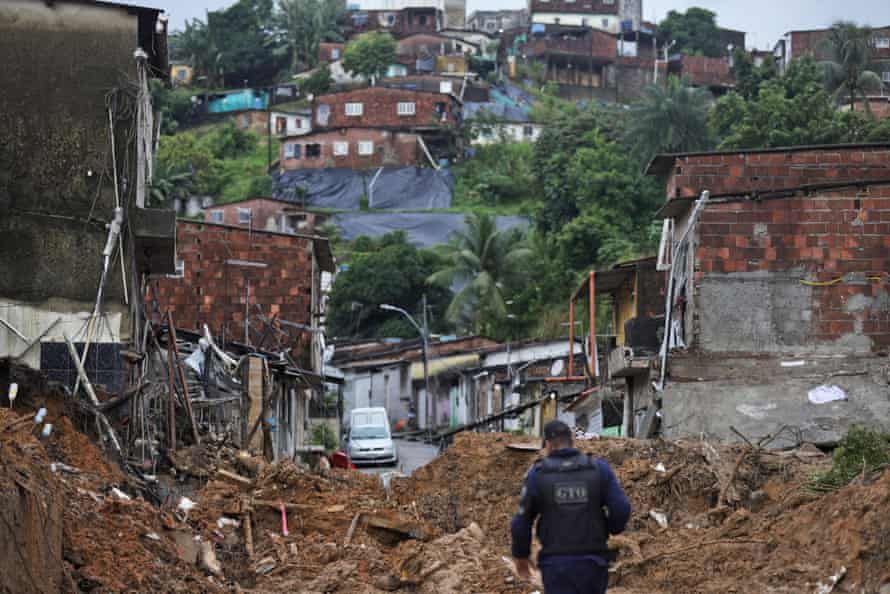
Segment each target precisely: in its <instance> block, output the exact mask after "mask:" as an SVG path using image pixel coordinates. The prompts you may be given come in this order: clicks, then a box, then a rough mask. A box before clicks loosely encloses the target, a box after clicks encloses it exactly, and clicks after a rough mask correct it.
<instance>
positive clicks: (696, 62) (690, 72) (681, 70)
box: [668, 54, 735, 93]
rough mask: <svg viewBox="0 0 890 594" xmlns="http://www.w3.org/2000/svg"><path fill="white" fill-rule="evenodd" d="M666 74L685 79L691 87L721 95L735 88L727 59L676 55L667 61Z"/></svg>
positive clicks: (733, 77)
mask: <svg viewBox="0 0 890 594" xmlns="http://www.w3.org/2000/svg"><path fill="white" fill-rule="evenodd" d="M668 74H669V75H671V74H672V75H674V76H677V77H680V78H685V79H687V80H688V81H689V82H690V83H691V84H692V85H693V86H696V87H706V88H708V89H710V90H711V91H712V92H714V93H721V92H724V91H726V90H727V89H730V88H732V87H734V86H735V76H733V74H732V70H731V68H730V65H729V60H728V59H727V58H710V57H708V56H687V55H685V54H677V55H676V56H672V57H671V59H670V60H669V61H668Z"/></svg>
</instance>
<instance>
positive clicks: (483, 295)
mask: <svg viewBox="0 0 890 594" xmlns="http://www.w3.org/2000/svg"><path fill="white" fill-rule="evenodd" d="M443 252H444V255H445V261H446V263H445V266H444V267H442V268H441V269H440V270H439V271H437V272H436V273H435V274H432V275H430V277H429V282H430V284H431V285H433V286H439V287H451V286H455V285H457V286H460V289H459V290H458V291H457V293H456V294H455V295H454V298H453V299H452V300H451V304H450V305H449V306H448V310H447V312H446V316H447V317H448V319H449V320H451V321H452V322H454V323H455V324H456V325H457V326H458V327H459V328H460V329H463V330H467V331H472V332H475V333H478V334H483V335H492V336H493V335H495V333H496V329H497V324H498V323H503V322H504V321H505V320H506V319H507V305H506V301H507V299H506V297H505V296H506V295H507V294H508V291H509V290H510V288H511V287H516V286H517V285H518V284H519V282H521V279H522V278H524V276H525V275H524V267H523V266H522V265H523V263H524V262H525V259H526V258H527V257H528V256H529V253H530V252H529V250H528V249H527V248H526V247H525V245H524V237H523V234H522V232H521V231H519V230H516V229H512V230H508V231H499V230H498V228H497V224H496V223H495V219H494V217H491V216H488V215H484V214H471V215H468V216H467V217H466V219H465V228H464V229H463V230H461V231H459V232H458V233H457V234H456V237H455V239H454V240H453V241H452V242H451V243H450V244H448V245H447V246H446V247H445V248H444V249H443Z"/></svg>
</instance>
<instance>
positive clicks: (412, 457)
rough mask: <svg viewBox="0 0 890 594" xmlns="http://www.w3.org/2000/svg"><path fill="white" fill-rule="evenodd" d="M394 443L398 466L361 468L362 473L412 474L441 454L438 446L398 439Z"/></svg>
mask: <svg viewBox="0 0 890 594" xmlns="http://www.w3.org/2000/svg"><path fill="white" fill-rule="evenodd" d="M394 443H395V444H396V448H398V450H399V464H398V466H396V467H393V466H360V467H359V468H360V469H361V471H362V472H365V473H367V474H382V473H384V472H389V471H392V470H398V471H399V472H402V473H403V474H411V473H412V472H414V471H415V470H416V469H418V468H420V467H421V466H423V465H424V464H426V463H427V462H430V461H431V460H432V459H433V458H435V457H436V456H437V455H438V454H439V449H438V448H437V447H436V446H431V445H427V444H425V443H420V442H417V441H406V440H404V439H397V440H394Z"/></svg>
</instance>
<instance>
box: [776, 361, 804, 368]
mask: <svg viewBox="0 0 890 594" xmlns="http://www.w3.org/2000/svg"><path fill="white" fill-rule="evenodd" d="M806 364H807V362H806V361H803V360H800V361H782V363H781V365H782V367H803V366H804V365H806Z"/></svg>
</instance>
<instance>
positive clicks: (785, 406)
mask: <svg viewBox="0 0 890 594" xmlns="http://www.w3.org/2000/svg"><path fill="white" fill-rule="evenodd" d="M888 372H890V365H888V362H887V360H886V358H880V357H867V356H862V357H850V358H837V357H831V356H816V357H803V358H799V359H781V358H778V357H767V358H762V357H761V358H752V357H743V356H739V357H730V356H726V357H721V358H716V359H715V358H710V359H706V358H703V357H700V356H697V355H686V356H673V357H672V358H671V361H670V366H669V373H670V376H671V381H670V382H668V384H667V386H666V388H665V391H664V392H663V393H662V403H663V408H662V414H663V419H662V428H663V429H662V432H663V435H664V437H665V438H667V439H678V438H681V437H696V438H701V437H704V438H705V439H708V438H713V439H719V440H726V441H737V440H738V436H737V434H736V433H735V432H734V431H732V429H731V428H732V427H734V428H735V429H737V430H738V431H739V432H741V433H742V434H743V435H746V436H748V438H753V439H754V440H755V441H756V440H757V439H759V438H761V437H764V436H766V435H775V434H776V433H778V432H779V431H780V430H781V429H782V428H783V427H787V428H788V429H787V430H785V431H784V432H783V434H782V436H781V437H780V438H778V439H776V440H775V441H774V442H772V444H771V446H772V447H785V446H789V445H794V444H795V443H797V442H800V441H803V442H811V443H832V442H837V441H838V440H840V439H841V438H842V437H843V436H844V435H845V434H846V432H847V430H848V429H849V428H850V427H851V426H852V425H860V426H865V427H870V428H873V429H876V430H880V431H884V432H890V385H888V379H890V376H888ZM820 386H826V387H833V388H839V389H840V391H839V392H835V393H836V394H837V395H838V396H841V395H843V397H844V398H845V399H841V400H836V401H833V402H826V403H824V404H818V403H816V402H814V401H812V400H811V399H810V393H811V391H813V390H815V389H817V388H819V387H820Z"/></svg>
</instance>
